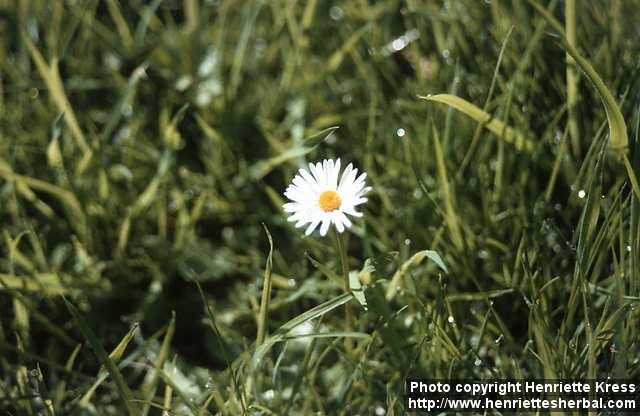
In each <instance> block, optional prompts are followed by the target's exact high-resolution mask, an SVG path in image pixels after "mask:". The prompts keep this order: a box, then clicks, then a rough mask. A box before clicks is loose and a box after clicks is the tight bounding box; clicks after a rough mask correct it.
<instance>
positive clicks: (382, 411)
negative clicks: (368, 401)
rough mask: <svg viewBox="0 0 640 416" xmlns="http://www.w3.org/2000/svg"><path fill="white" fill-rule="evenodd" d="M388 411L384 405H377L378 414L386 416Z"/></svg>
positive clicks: (378, 415)
mask: <svg viewBox="0 0 640 416" xmlns="http://www.w3.org/2000/svg"><path fill="white" fill-rule="evenodd" d="M386 413H387V411H386V410H384V407H382V406H376V416H384V415H385V414H386Z"/></svg>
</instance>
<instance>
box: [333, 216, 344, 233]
mask: <svg viewBox="0 0 640 416" xmlns="http://www.w3.org/2000/svg"><path fill="white" fill-rule="evenodd" d="M338 214H340V211H334V212H333V215H332V218H331V220H332V221H333V224H334V225H335V226H336V230H338V232H339V233H341V232H343V231H344V224H343V223H342V218H341V217H340V216H339V215H338Z"/></svg>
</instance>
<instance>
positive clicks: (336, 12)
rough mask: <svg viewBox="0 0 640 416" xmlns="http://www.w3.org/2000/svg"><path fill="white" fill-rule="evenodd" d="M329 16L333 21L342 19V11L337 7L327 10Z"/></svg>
mask: <svg viewBox="0 0 640 416" xmlns="http://www.w3.org/2000/svg"><path fill="white" fill-rule="evenodd" d="M329 16H330V17H331V18H332V19H333V20H340V19H342V18H343V17H344V11H342V9H341V8H340V7H338V6H333V7H332V8H330V9H329Z"/></svg>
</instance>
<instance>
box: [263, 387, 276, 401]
mask: <svg viewBox="0 0 640 416" xmlns="http://www.w3.org/2000/svg"><path fill="white" fill-rule="evenodd" d="M262 396H263V397H264V399H265V400H273V398H274V397H275V396H276V392H275V391H273V389H269V390H267V391H265V392H264V394H263V395H262Z"/></svg>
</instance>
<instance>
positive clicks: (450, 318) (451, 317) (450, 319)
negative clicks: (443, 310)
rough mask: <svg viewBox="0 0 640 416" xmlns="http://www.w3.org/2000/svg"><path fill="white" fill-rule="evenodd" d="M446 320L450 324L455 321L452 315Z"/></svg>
mask: <svg viewBox="0 0 640 416" xmlns="http://www.w3.org/2000/svg"><path fill="white" fill-rule="evenodd" d="M447 321H449V323H450V324H453V323H455V322H456V320H455V319H453V316H451V315H449V318H448V319H447Z"/></svg>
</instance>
